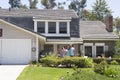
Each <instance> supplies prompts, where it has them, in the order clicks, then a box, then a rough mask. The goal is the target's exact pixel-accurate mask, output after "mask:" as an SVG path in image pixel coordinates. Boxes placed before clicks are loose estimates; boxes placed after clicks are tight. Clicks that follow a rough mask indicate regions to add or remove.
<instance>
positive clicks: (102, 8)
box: [92, 0, 112, 22]
mask: <svg viewBox="0 0 120 80" xmlns="http://www.w3.org/2000/svg"><path fill="white" fill-rule="evenodd" d="M92 8H93V10H92V13H93V14H96V17H94V18H96V19H95V20H100V21H102V22H104V17H105V16H106V15H107V14H111V13H112V12H111V10H110V9H109V7H108V5H107V3H106V1H105V0H96V2H95V3H94V5H93V6H92Z"/></svg>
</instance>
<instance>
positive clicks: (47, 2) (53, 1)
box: [41, 0, 56, 9]
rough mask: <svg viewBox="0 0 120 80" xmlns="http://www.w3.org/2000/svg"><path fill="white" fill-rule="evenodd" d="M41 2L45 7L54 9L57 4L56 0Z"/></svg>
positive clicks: (42, 0) (43, 0)
mask: <svg viewBox="0 0 120 80" xmlns="http://www.w3.org/2000/svg"><path fill="white" fill-rule="evenodd" d="M41 4H42V5H43V6H44V7H45V9H53V8H54V7H55V6H56V3H55V0H41Z"/></svg>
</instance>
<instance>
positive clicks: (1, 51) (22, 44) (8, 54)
mask: <svg viewBox="0 0 120 80" xmlns="http://www.w3.org/2000/svg"><path fill="white" fill-rule="evenodd" d="M0 58H1V59H0V63H1V64H28V63H29V61H30V58H31V40H30V39H2V40H0Z"/></svg>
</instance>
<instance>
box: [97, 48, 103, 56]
mask: <svg viewBox="0 0 120 80" xmlns="http://www.w3.org/2000/svg"><path fill="white" fill-rule="evenodd" d="M103 53H104V51H103V46H97V47H96V54H97V56H102V54H103Z"/></svg>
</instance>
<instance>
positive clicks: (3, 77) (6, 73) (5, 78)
mask: <svg viewBox="0 0 120 80" xmlns="http://www.w3.org/2000/svg"><path fill="white" fill-rule="evenodd" d="M26 66H27V65H0V80H16V79H17V77H18V76H19V75H20V73H21V72H22V71H23V69H24V68H25V67H26Z"/></svg>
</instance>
